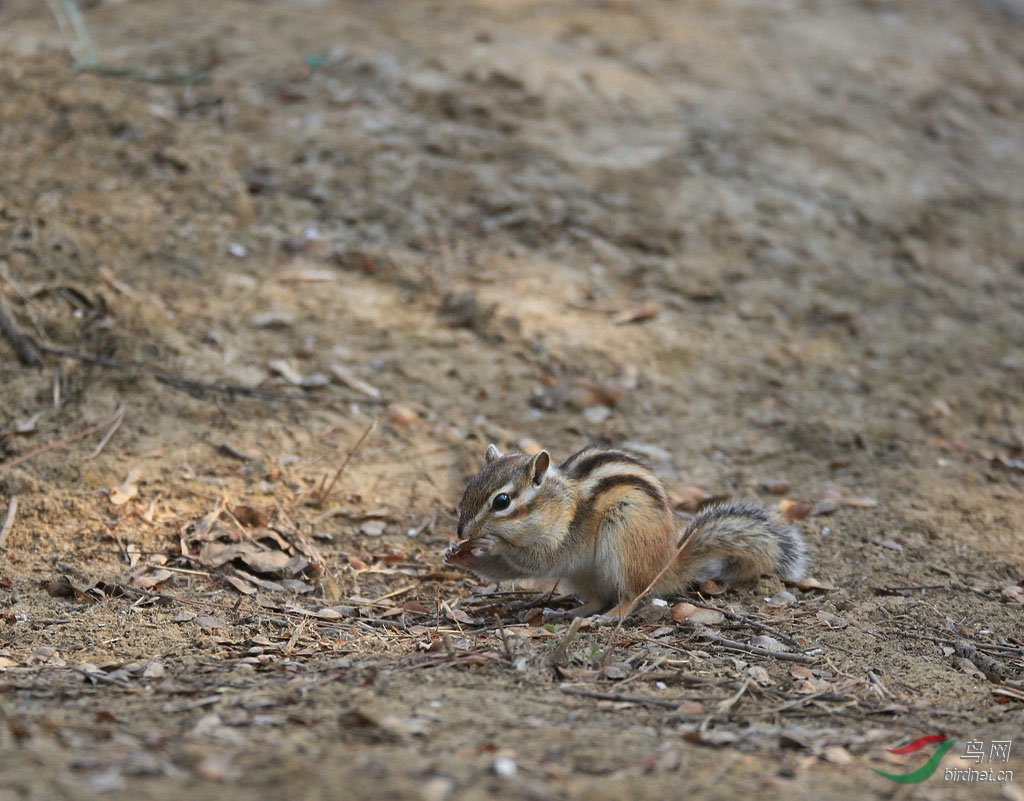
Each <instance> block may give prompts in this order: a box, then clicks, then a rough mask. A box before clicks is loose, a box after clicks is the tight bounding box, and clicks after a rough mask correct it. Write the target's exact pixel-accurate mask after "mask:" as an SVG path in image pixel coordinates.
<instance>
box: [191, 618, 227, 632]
mask: <svg viewBox="0 0 1024 801" xmlns="http://www.w3.org/2000/svg"><path fill="white" fill-rule="evenodd" d="M195 623H196V626H197V627H199V628H200V629H202V630H203V631H217V630H218V629H226V628H227V627H228V622H227V621H226V620H225V619H224V618H222V617H214V616H212V615H200V616H199V617H197V618H196V620H195Z"/></svg>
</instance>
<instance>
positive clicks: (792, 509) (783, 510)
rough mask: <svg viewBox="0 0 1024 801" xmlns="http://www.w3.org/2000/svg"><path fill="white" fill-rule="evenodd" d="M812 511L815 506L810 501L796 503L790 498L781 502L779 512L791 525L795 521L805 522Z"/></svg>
mask: <svg viewBox="0 0 1024 801" xmlns="http://www.w3.org/2000/svg"><path fill="white" fill-rule="evenodd" d="M812 509H814V504H813V503H811V502H810V501H794V500H792V499H790V498H783V499H782V500H781V501H779V512H780V514H782V516H783V517H784V518H786V520H788V521H789V522H790V523H792V522H793V521H794V520H803V519H804V518H805V517H807V516H808V515H810V513H811V510H812Z"/></svg>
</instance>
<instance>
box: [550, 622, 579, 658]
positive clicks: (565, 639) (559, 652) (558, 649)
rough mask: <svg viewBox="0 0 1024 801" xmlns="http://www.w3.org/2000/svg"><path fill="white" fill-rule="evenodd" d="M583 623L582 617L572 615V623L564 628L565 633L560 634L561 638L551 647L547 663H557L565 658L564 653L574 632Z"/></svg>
mask: <svg viewBox="0 0 1024 801" xmlns="http://www.w3.org/2000/svg"><path fill="white" fill-rule="evenodd" d="M582 623H583V618H581V617H574V618H573V619H572V623H570V624H569V628H567V629H566V630H565V634H564V635H562V639H561V640H559V641H558V644H557V645H556V646H555V647H554V648H552V649H551V654H550V655H549V657H548V664H551V665H558V664H560V663H561V662H562V660H563V659H565V655H566V653H567V652H568V651H569V646H570V645H572V641H573V638H575V636H576V632H577V631H579V630H580V625H582Z"/></svg>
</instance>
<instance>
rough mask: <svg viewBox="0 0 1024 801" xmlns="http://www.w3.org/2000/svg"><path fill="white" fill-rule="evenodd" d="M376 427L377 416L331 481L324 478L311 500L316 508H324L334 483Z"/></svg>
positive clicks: (351, 449)
mask: <svg viewBox="0 0 1024 801" xmlns="http://www.w3.org/2000/svg"><path fill="white" fill-rule="evenodd" d="M376 427H377V418H376V417H375V418H374V419H373V420H372V421H371V422H370V425H368V426H367V427H366V430H365V431H364V432H363V433H362V435H361V436H360V437H359V439H357V440H356V444H355V445H353V446H352V447H351V448H349V451H348V454H346V456H345V460H344V461H343V462H342V463H341V467H339V468H338V470H337V472H335V474H334V477H333V478H332V479H331V480H330V482H328V481H327V479H326V478H324V480H323V481H321V482H320V489H319V490H317V492H316V495H315V496H313V499H312V501H311V502H310V503H311V505H312V506H313V507H314V508H316V509H321V508H323V505H324V503H326V501H327V496H328V495H330V494H331V490H333V489H334V485H335V484H336V483H338V479H339V478H341V474H342V473H344V472H345V468H346V467H348V463H349V462H351V461H352V457H353V456H355V455H356V451H358V450H359V448H360V447H361V446H362V444H363V442H365V441H366V438H367V437H368V436H370V434H371V433H373V430H374V429H375V428H376Z"/></svg>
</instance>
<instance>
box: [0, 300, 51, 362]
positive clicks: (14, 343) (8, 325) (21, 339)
mask: <svg viewBox="0 0 1024 801" xmlns="http://www.w3.org/2000/svg"><path fill="white" fill-rule="evenodd" d="M0 334H3V335H4V336H5V337H6V338H7V341H8V342H10V343H11V347H12V348H14V353H15V354H16V355H17V357H18V361H19V362H21V363H22V364H23V365H25V366H26V367H42V366H43V356H42V354H41V353H40V352H39V346H38V345H37V344H36V342H35V340H34V339H32V337H30V336H28V335H27V334H23V333H22V332H21V329H20V328H18V325H17V323H15V322H14V318H13V317H11V313H10V312H9V311H8V310H7V304H6V303H4V302H3V299H2V298H0Z"/></svg>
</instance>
